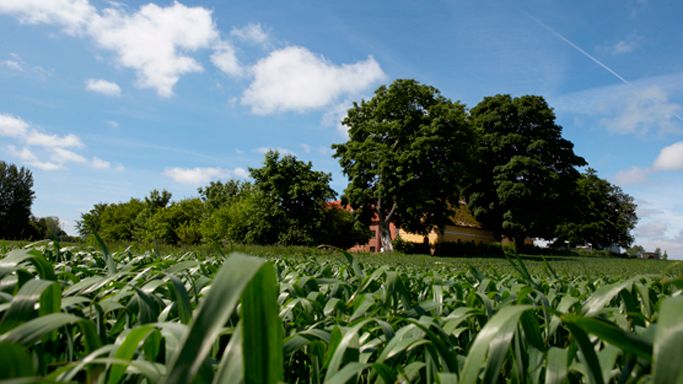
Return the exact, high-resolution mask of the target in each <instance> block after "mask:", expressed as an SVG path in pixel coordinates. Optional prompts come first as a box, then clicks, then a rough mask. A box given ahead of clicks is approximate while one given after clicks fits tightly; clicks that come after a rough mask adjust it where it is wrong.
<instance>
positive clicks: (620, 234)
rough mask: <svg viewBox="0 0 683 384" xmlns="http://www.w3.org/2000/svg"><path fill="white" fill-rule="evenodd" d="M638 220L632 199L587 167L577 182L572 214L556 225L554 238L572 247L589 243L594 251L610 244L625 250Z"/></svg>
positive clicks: (631, 240)
mask: <svg viewBox="0 0 683 384" xmlns="http://www.w3.org/2000/svg"><path fill="white" fill-rule="evenodd" d="M637 220H638V218H637V216H636V204H635V203H634V202H633V198H632V197H631V196H629V195H627V194H626V193H624V192H623V191H622V190H621V188H619V187H618V186H616V185H613V184H611V183H610V182H609V181H607V180H605V179H601V178H599V177H598V175H597V174H596V172H595V170H594V169H591V168H589V169H588V170H587V171H586V172H585V173H583V174H581V176H580V178H579V180H578V182H577V186H576V193H575V194H574V209H573V212H571V213H570V215H569V217H568V221H567V222H565V223H563V224H561V225H560V226H559V228H558V232H557V238H558V240H560V241H568V242H569V243H571V244H578V245H583V244H585V243H589V244H591V245H592V246H593V247H594V248H597V249H601V248H606V247H610V246H612V245H618V246H620V247H624V248H628V247H629V246H630V245H631V243H632V242H633V236H632V235H631V233H630V232H631V230H632V229H633V227H635V225H636V222H637Z"/></svg>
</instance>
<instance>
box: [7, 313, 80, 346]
mask: <svg viewBox="0 0 683 384" xmlns="http://www.w3.org/2000/svg"><path fill="white" fill-rule="evenodd" d="M83 320H84V319H82V318H80V317H78V316H74V315H68V314H66V313H51V314H49V315H45V316H41V317H38V318H35V319H33V320H31V321H29V322H26V323H23V324H21V325H19V326H17V327H16V328H14V329H12V330H11V331H9V332H7V333H5V334H3V335H2V336H0V341H11V342H15V343H19V344H22V345H24V346H29V345H31V344H33V343H34V342H36V341H37V340H39V339H40V338H41V337H43V336H44V335H46V334H48V333H50V332H52V331H54V330H57V329H59V328H61V327H63V326H65V325H69V324H75V323H78V322H80V321H83Z"/></svg>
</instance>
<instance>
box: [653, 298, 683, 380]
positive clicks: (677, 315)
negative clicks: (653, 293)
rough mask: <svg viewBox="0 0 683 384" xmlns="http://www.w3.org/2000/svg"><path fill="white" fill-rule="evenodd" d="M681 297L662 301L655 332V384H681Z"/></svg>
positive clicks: (682, 310) (682, 373) (682, 340)
mask: <svg viewBox="0 0 683 384" xmlns="http://www.w3.org/2000/svg"><path fill="white" fill-rule="evenodd" d="M681 319H683V296H677V297H670V298H666V299H664V300H663V301H662V304H661V307H660V309H659V321H658V322H657V330H656V332H655V343H654V356H653V373H654V380H655V384H664V383H672V384H681V383H683V368H681V357H682V356H683V322H682V321H681Z"/></svg>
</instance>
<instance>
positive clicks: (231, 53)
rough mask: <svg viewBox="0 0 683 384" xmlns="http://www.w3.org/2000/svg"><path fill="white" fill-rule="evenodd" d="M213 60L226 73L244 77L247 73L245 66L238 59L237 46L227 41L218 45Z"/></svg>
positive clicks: (212, 56)
mask: <svg viewBox="0 0 683 384" xmlns="http://www.w3.org/2000/svg"><path fill="white" fill-rule="evenodd" d="M211 62H213V64H214V65H215V66H216V67H218V69H220V70H221V71H223V73H225V74H226V75H229V76H233V77H242V76H244V75H245V74H246V70H245V68H243V67H242V65H241V64H240V62H239V60H238V59H237V54H236V53H235V48H234V47H233V46H232V44H230V43H228V42H226V41H222V42H220V43H219V44H218V45H216V47H215V48H214V52H213V54H212V55H211Z"/></svg>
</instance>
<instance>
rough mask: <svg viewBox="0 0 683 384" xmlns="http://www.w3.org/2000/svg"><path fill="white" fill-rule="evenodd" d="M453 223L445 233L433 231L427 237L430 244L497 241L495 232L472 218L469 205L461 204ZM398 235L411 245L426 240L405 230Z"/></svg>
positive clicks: (446, 227)
mask: <svg viewBox="0 0 683 384" xmlns="http://www.w3.org/2000/svg"><path fill="white" fill-rule="evenodd" d="M451 221H452V222H453V225H447V226H445V227H444V230H443V233H437V232H436V231H432V232H430V233H429V235H427V238H428V239H429V244H431V245H434V244H437V243H442V242H453V243H457V242H458V241H460V242H463V243H465V242H468V241H472V242H474V243H477V244H479V243H486V244H488V243H493V242H495V241H496V239H495V237H493V232H491V231H487V230H485V229H482V228H481V224H479V222H477V220H476V219H475V218H474V216H472V213H471V212H470V210H469V208H467V205H465V204H464V203H461V204H460V207H459V208H458V209H456V211H455V214H454V215H453V218H452V219H451ZM398 235H399V236H400V237H401V239H402V240H404V241H409V242H411V243H422V242H423V241H424V238H425V236H423V235H418V234H415V233H410V232H406V231H404V230H399V231H398Z"/></svg>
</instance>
